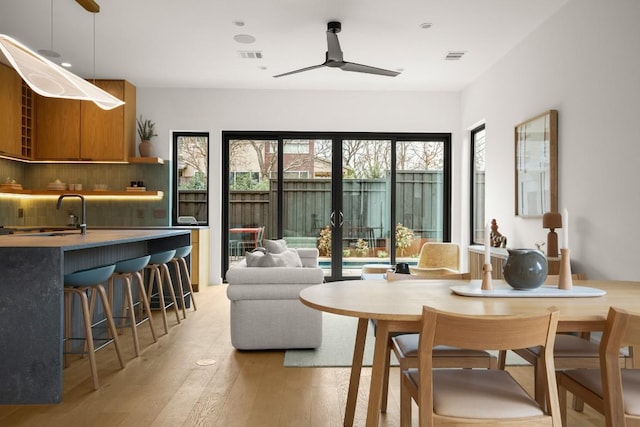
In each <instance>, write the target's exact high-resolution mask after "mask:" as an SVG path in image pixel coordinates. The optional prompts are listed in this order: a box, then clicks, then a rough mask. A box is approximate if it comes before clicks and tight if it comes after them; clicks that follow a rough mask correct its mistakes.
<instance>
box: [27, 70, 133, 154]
mask: <svg viewBox="0 0 640 427" xmlns="http://www.w3.org/2000/svg"><path fill="white" fill-rule="evenodd" d="M91 82H92V83H94V84H95V85H96V86H98V87H100V88H102V89H104V90H106V91H107V92H109V93H110V94H112V95H114V96H116V97H118V98H120V99H122V100H124V101H125V105H123V106H120V107H118V108H114V109H113V110H102V109H100V108H99V107H97V106H96V105H95V104H94V103H93V102H90V101H76V100H68V99H55V98H46V97H42V96H38V97H37V99H36V144H35V145H36V154H35V157H36V159H37V160H86V161H121V162H126V161H127V160H128V158H129V156H133V154H134V150H135V136H136V89H135V86H133V85H132V84H131V83H129V82H127V81H125V80H96V81H95V82H94V81H91Z"/></svg>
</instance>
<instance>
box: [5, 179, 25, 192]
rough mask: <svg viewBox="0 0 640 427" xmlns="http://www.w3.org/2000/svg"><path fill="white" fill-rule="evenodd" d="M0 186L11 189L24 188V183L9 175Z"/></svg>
mask: <svg viewBox="0 0 640 427" xmlns="http://www.w3.org/2000/svg"><path fill="white" fill-rule="evenodd" d="M0 188H3V189H9V190H22V184H18V183H17V182H16V180H15V179H13V178H11V177H7V179H6V180H5V182H4V183H2V184H0Z"/></svg>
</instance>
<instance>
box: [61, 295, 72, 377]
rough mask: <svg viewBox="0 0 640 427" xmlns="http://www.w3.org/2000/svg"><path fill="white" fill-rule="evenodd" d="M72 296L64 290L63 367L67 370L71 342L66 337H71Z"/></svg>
mask: <svg viewBox="0 0 640 427" xmlns="http://www.w3.org/2000/svg"><path fill="white" fill-rule="evenodd" d="M72 296H73V294H72V293H71V291H70V290H67V289H65V292H64V338H65V339H64V357H63V360H64V367H65V368H68V367H69V365H70V362H69V352H70V351H71V342H70V341H69V339H68V337H70V336H71V311H72V310H73V305H72V304H71V301H72V300H73V299H72Z"/></svg>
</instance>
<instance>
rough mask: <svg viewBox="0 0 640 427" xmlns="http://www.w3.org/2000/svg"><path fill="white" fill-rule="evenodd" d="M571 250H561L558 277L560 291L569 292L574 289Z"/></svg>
mask: <svg viewBox="0 0 640 427" xmlns="http://www.w3.org/2000/svg"><path fill="white" fill-rule="evenodd" d="M569 254H570V252H569V249H560V276H559V277H558V289H565V290H569V289H572V288H573V278H572V277H571V258H570V255H569Z"/></svg>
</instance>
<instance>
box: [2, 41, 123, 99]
mask: <svg viewBox="0 0 640 427" xmlns="http://www.w3.org/2000/svg"><path fill="white" fill-rule="evenodd" d="M0 53H2V55H0V62H5V63H8V64H9V65H11V66H12V67H13V68H14V69H15V70H16V71H17V72H18V74H20V77H22V80H24V81H25V83H26V84H27V85H29V87H30V88H31V89H32V90H33V91H34V92H36V93H37V94H39V95H42V96H48V97H51V98H65V99H79V100H84V101H92V102H94V103H95V104H96V105H97V106H98V107H100V108H102V109H103V110H111V109H113V108H116V107H119V106H121V105H123V104H124V101H121V100H120V99H118V98H116V97H115V96H113V95H111V94H110V93H108V92H105V91H104V90H102V89H100V88H99V87H97V86H95V85H93V84H91V83H89V82H88V81H86V80H84V79H82V78H80V77H78V76H76V75H75V74H73V73H71V72H70V71H67V70H65V69H64V68H62V67H61V66H59V65H57V64H55V63H53V62H51V61H49V60H48V59H47V58H45V57H43V56H41V55H39V54H38V53H36V52H34V51H32V50H31V49H29V48H28V47H26V46H25V45H23V44H22V43H20V42H18V41H17V40H15V39H13V38H11V37H9V36H7V35H5V34H0ZM3 55H4V58H3Z"/></svg>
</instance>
